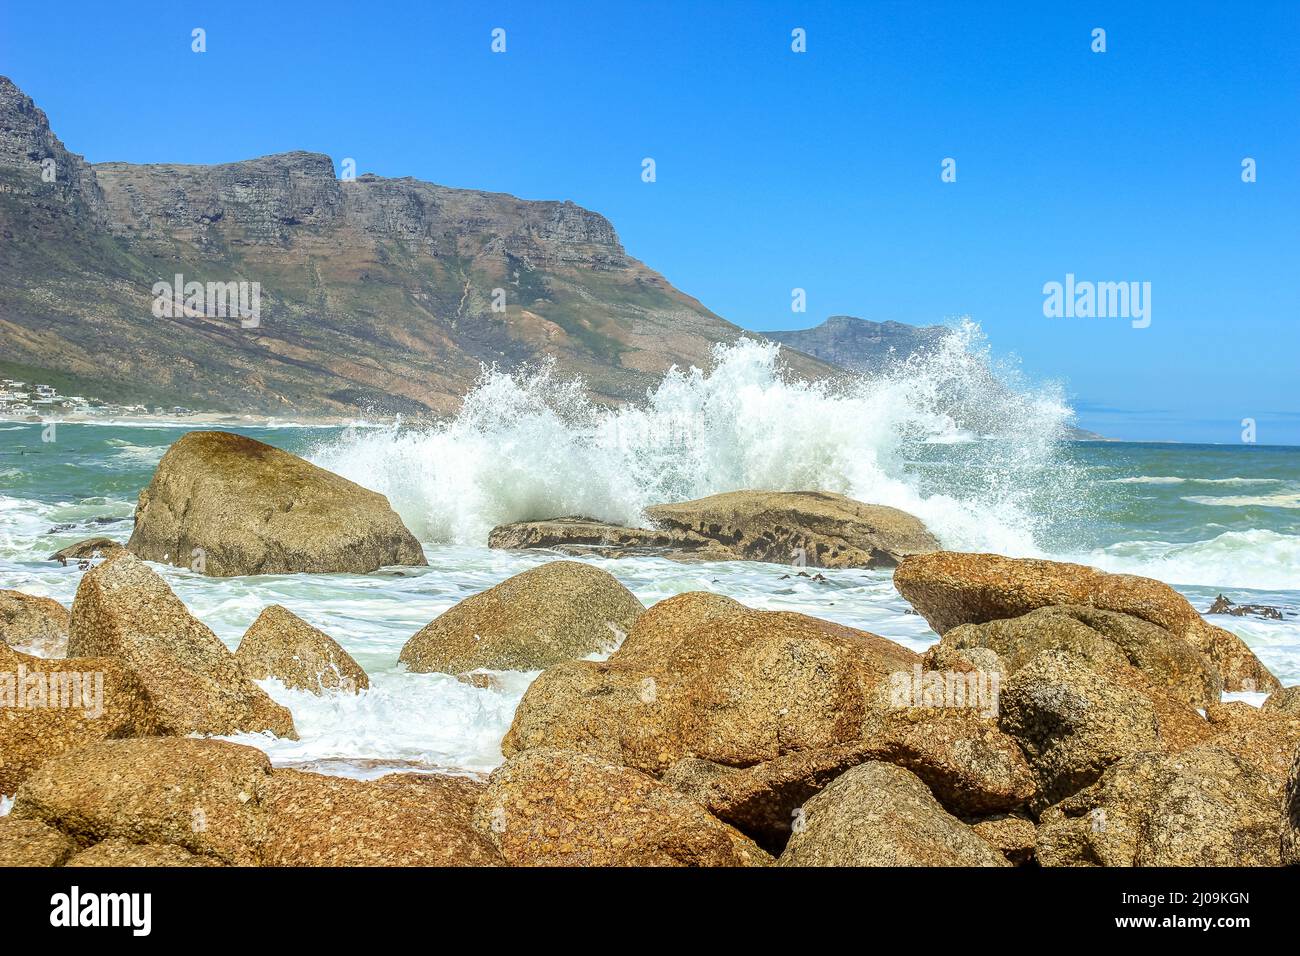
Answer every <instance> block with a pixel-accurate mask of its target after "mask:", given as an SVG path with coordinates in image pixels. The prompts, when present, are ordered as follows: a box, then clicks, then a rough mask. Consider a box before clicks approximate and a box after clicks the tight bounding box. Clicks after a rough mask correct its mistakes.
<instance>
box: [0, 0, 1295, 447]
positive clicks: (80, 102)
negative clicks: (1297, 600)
mask: <svg viewBox="0 0 1300 956" xmlns="http://www.w3.org/2000/svg"><path fill="white" fill-rule="evenodd" d="M1135 7H1137V9H1135ZM194 27H203V28H204V29H205V30H206V31H207V44H208V52H206V53H205V54H202V55H198V54H194V53H192V52H191V50H190V31H191V29H193V28H194ZM495 27H502V28H504V29H505V30H506V31H507V32H506V43H507V52H506V53H505V54H493V53H492V52H491V50H490V42H491V31H492V29H493V28H495ZM795 27H802V28H804V29H805V30H806V31H807V38H808V39H807V46H808V50H807V52H806V53H803V54H796V53H793V52H792V51H791V49H790V32H791V30H792V29H793V28H795ZM1096 27H1102V28H1104V29H1105V30H1106V41H1107V50H1106V52H1105V53H1102V54H1097V53H1093V52H1092V51H1091V49H1090V44H1091V41H1092V38H1091V32H1092V30H1093V29H1094V28H1096ZM0 72H2V73H5V74H7V75H9V76H11V77H12V78H13V79H14V80H15V82H17V83H18V84H19V85H20V86H21V87H23V89H25V90H26V91H27V92H28V93H29V94H31V95H32V96H33V97H34V98H35V99H36V101H37V103H38V104H39V105H40V106H41V107H42V108H44V109H45V110H46V112H47V113H48V114H49V115H50V118H51V122H52V124H53V126H54V129H55V131H56V132H57V133H58V134H59V135H60V137H61V138H62V139H63V140H64V141H65V142H66V143H67V145H68V146H69V148H71V149H72V150H73V151H75V152H80V153H84V154H85V155H86V157H87V158H88V159H90V160H91V161H95V162H98V161H104V160H126V161H132V162H161V161H167V162H193V163H211V162H221V161H230V160H237V159H244V158H248V157H251V156H257V155H263V154H266V153H273V152H280V151H285V150H291V149H310V150H318V151H321V152H325V153H328V154H330V155H332V156H333V157H334V158H335V160H336V161H338V160H340V159H341V158H342V157H345V156H349V157H355V158H356V160H357V165H358V169H359V171H362V172H374V173H378V174H380V175H385V176H415V177H418V178H421V179H427V180H431V181H434V182H439V183H444V184H447V185H451V186H464V187H473V188H478V189H488V190H497V191H503V192H509V193H514V194H516V195H519V196H523V197H526V198H532V199H571V200H573V201H574V202H577V203H579V204H580V205H583V206H586V207H589V208H591V209H595V210H597V211H599V212H601V213H603V214H605V215H606V216H608V217H609V218H610V219H611V220H612V221H613V223H614V225H615V226H616V227H617V229H618V231H619V234H620V236H621V237H622V239H623V241H624V243H625V245H626V247H627V249H628V251H629V252H630V253H631V254H632V255H635V256H637V257H638V258H641V259H643V260H645V261H646V262H647V263H648V264H649V265H650V266H651V267H652V268H655V269H657V270H659V271H660V272H662V273H663V274H664V275H666V276H667V277H668V278H669V280H670V281H672V282H673V283H674V284H675V285H676V286H678V287H679V288H681V289H683V290H685V291H686V292H688V293H690V294H692V295H694V296H696V297H697V298H699V299H700V300H701V301H702V302H704V303H705V304H706V305H708V306H709V307H710V308H712V309H713V310H714V311H716V312H718V313H719V314H721V315H723V316H725V317H726V318H728V319H730V320H732V321H734V322H736V323H738V324H740V325H743V326H746V327H748V328H753V329H758V330H763V329H777V328H791V327H801V326H807V325H815V324H817V323H818V322H820V321H821V320H822V319H823V318H825V317H826V316H828V315H832V314H844V313H847V314H852V315H859V316H863V317H866V318H873V319H896V320H899V321H903V322H912V323H919V324H923V323H929V322H937V321H943V320H944V319H945V318H949V317H954V316H959V315H965V314H969V315H971V316H972V317H973V318H974V319H975V320H976V321H978V322H979V323H980V324H981V326H982V327H983V328H984V330H985V333H986V334H987V336H988V338H989V340H990V341H991V343H992V345H993V347H994V349H995V351H997V352H999V353H1004V354H1005V353H1015V354H1016V355H1018V356H1020V358H1021V360H1022V363H1023V366H1024V369H1025V371H1026V372H1027V373H1028V374H1029V375H1030V376H1032V377H1036V378H1054V379H1059V380H1061V381H1063V382H1064V383H1065V384H1066V387H1067V390H1068V393H1069V394H1070V396H1071V397H1072V399H1073V400H1074V402H1075V404H1076V406H1077V407H1078V409H1079V412H1080V424H1082V425H1083V426H1084V427H1089V428H1094V429H1096V430H1098V431H1102V432H1104V433H1106V434H1108V435H1112V436H1115V437H1120V438H1130V439H1154V440H1161V439H1176V440H1184V441H1222V442H1236V441H1238V440H1239V439H1240V433H1241V420H1242V419H1243V418H1253V419H1255V420H1256V423H1257V437H1258V440H1259V441H1260V442H1261V443H1275V444H1276V443H1291V444H1300V250H1298V249H1297V244H1296V239H1297V225H1298V224H1300V185H1298V184H1297V171H1298V169H1300V4H1297V3H1293V2H1291V3H1259V4H1254V3H1252V4H1250V5H1229V4H1214V5H1211V4H1198V3H1187V4H1183V3H1180V4H1169V5H1162V4H1141V5H1136V4H1131V3H1114V4H1111V3H1079V4H1070V5H1066V4H1049V3H1010V4H996V5H994V4H976V3H969V4H957V3H952V4H944V3H897V4H893V3H868V2H857V3H847V2H846V3H840V4H829V3H827V4H816V3H763V2H743V3H742V2H734V3H721V2H713V3H702V2H696V3H687V2H670V0H658V2H653V3H631V2H621V3H616V2H612V0H611V2H608V3H581V4H579V3H566V2H562V0H549V2H547V3H518V4H514V3H493V2H477V3H436V2H432V3H431V2H425V3H410V4H405V3H380V4H374V5H371V4H364V3H352V2H349V3H335V2H328V0H318V2H314V3H311V4H301V5H293V4H285V5H280V4H270V3H258V4H252V3H242V2H223V3H219V4H218V3H211V4H201V3H184V2H167V3H135V4H132V5H131V6H130V9H122V8H121V7H120V5H107V4H95V5H90V4H78V3H65V4H60V5H59V7H58V12H57V15H54V14H52V13H51V11H50V10H49V8H48V7H45V6H42V5H40V4H19V3H9V4H5V5H4V9H3V10H2V11H0ZM644 157H653V158H654V159H655V161H656V165H657V181H656V182H654V183H645V182H642V180H641V161H642V159H643V158H644ZM946 157H952V158H954V159H955V160H956V161H957V181H956V182H953V183H944V182H942V181H941V180H940V163H941V161H942V160H943V159H944V158H946ZM1244 157H1252V158H1254V159H1255V160H1256V162H1257V164H1258V181H1257V182H1255V183H1251V184H1246V183H1243V182H1242V181H1241V162H1242V159H1243V158H1244ZM1067 273H1074V274H1075V275H1076V276H1077V277H1078V278H1079V279H1081V280H1084V279H1087V280H1093V281H1138V282H1150V283H1151V288H1152V294H1151V319H1152V321H1151V325H1150V327H1149V328H1145V329H1134V328H1132V327H1131V324H1130V322H1129V321H1127V320H1125V319H1122V318H1107V319H1098V318H1092V319H1085V318H1054V319H1049V318H1046V317H1044V315H1043V309H1042V306H1043V292H1042V288H1043V284H1044V283H1046V282H1050V281H1063V280H1064V278H1065V275H1066V274H1067ZM796 287H799V288H803V289H805V290H807V309H808V310H807V312H806V313H803V314H793V313H792V312H791V308H790V303H791V290H792V289H793V288H796Z"/></svg>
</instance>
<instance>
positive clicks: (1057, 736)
mask: <svg viewBox="0 0 1300 956" xmlns="http://www.w3.org/2000/svg"><path fill="white" fill-rule="evenodd" d="M998 726H999V727H1001V729H1002V730H1003V731H1005V732H1006V733H1008V734H1010V735H1011V736H1012V737H1014V738H1015V739H1016V740H1017V741H1019V743H1020V746H1021V747H1022V748H1023V749H1024V752H1025V756H1026V757H1028V758H1029V764H1030V766H1031V767H1032V768H1033V770H1034V774H1035V776H1036V777H1037V778H1038V789H1039V794H1038V796H1037V797H1036V798H1035V799H1034V801H1033V803H1032V804H1031V807H1032V808H1034V809H1036V810H1041V809H1043V808H1044V807H1046V806H1047V805H1049V804H1052V803H1056V802H1057V801H1058V800H1061V799H1063V798H1065V797H1067V796H1069V795H1070V794H1072V793H1077V792H1078V791H1080V790H1082V789H1083V788H1084V787H1086V786H1088V785H1089V784H1091V783H1093V782H1094V781H1095V780H1096V779H1097V778H1098V777H1100V776H1101V774H1102V772H1103V771H1104V770H1105V769H1106V768H1107V767H1108V766H1110V765H1111V764H1112V763H1114V762H1115V761H1117V760H1120V759H1121V758H1123V757H1126V756H1128V755H1130V754H1133V753H1137V752H1139V751H1143V750H1156V749H1159V743H1158V740H1159V733H1158V724H1157V721H1156V714H1155V710H1154V708H1153V707H1152V706H1151V702H1150V700H1149V699H1148V698H1147V697H1145V696H1144V695H1142V694H1141V693H1139V692H1137V691H1135V690H1133V689H1131V688H1128V687H1123V686H1117V685H1115V684H1114V683H1112V682H1111V681H1109V680H1107V679H1106V678H1105V677H1103V676H1102V675H1101V674H1099V673H1098V672H1097V671H1095V670H1093V669H1092V668H1091V667H1089V666H1088V664H1087V662H1086V661H1085V660H1084V659H1083V658H1080V657H1077V656H1074V655H1071V654H1068V653H1066V652H1064V651H1044V652H1042V653H1040V654H1039V655H1038V656H1037V657H1035V658H1034V659H1033V660H1032V661H1030V662H1029V663H1028V664H1026V665H1025V666H1024V667H1022V668H1021V669H1020V670H1019V671H1017V672H1016V673H1015V674H1014V675H1012V677H1011V679H1010V680H1009V681H1008V682H1007V686H1006V688H1005V689H1004V690H1003V692H1002V696H1001V714H1000V716H999V719H998Z"/></svg>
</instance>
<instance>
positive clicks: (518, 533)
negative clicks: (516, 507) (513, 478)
mask: <svg viewBox="0 0 1300 956" xmlns="http://www.w3.org/2000/svg"><path fill="white" fill-rule="evenodd" d="M488 547H489V548H505V549H509V550H516V551H518V550H526V549H540V550H546V551H557V552H559V553H561V554H571V555H588V554H594V555H600V556H601V557H606V558H622V557H628V556H631V555H651V554H652V555H656V556H659V557H667V558H678V559H686V558H694V559H699V560H714V559H716V560H721V561H725V560H727V559H728V558H729V557H731V554H730V551H728V550H727V549H726V548H718V546H717V542H715V541H713V540H712V539H710V538H706V537H704V536H702V535H697V534H693V533H692V532H689V531H681V530H676V529H668V530H655V529H647V528H625V527H623V526H622V525H612V524H606V523H605V522H603V521H597V520H595V519H594V518H580V517H569V518H551V519H549V520H545V521H517V522H514V523H512V524H503V525H498V526H497V527H495V528H493V529H492V532H491V534H489V535H488Z"/></svg>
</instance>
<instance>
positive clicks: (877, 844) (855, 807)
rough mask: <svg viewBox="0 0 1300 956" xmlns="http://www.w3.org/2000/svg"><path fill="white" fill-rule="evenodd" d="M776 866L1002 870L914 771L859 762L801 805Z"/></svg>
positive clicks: (992, 852) (999, 858) (996, 856)
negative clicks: (800, 816) (795, 822)
mask: <svg viewBox="0 0 1300 956" xmlns="http://www.w3.org/2000/svg"><path fill="white" fill-rule="evenodd" d="M777 863H778V865H780V866H1008V865H1009V864H1008V863H1007V861H1006V859H1005V858H1004V857H1003V855H1002V854H1001V853H1000V852H999V851H998V850H997V849H995V848H994V847H992V846H991V845H989V844H988V843H987V842H985V841H984V840H982V839H981V838H980V837H979V836H977V835H976V834H975V832H974V831H973V830H972V829H971V828H970V827H968V826H967V825H966V824H964V823H962V822H961V821H960V820H958V819H957V818H956V817H954V816H952V815H951V814H950V813H948V812H947V811H946V810H944V809H943V807H942V806H940V805H939V802H938V801H937V800H935V798H934V796H933V795H932V794H931V793H930V791H929V790H928V789H926V786H925V784H924V783H922V782H921V781H920V779H919V778H918V777H917V776H916V775H915V774H913V773H911V772H910V771H908V770H904V769H903V768H902V767H896V766H894V765H893V764H887V763H876V762H872V763H864V764H861V765H859V766H857V767H854V768H853V769H852V770H848V771H846V772H845V773H842V774H840V775H839V776H838V777H836V778H835V780H834V781H833V782H832V783H831V784H830V785H829V786H827V787H826V788H825V789H824V790H822V791H821V792H820V793H819V794H817V795H816V796H815V797H813V798H812V799H811V800H809V801H808V803H807V804H806V805H805V806H804V807H803V815H802V819H801V821H800V822H799V823H798V824H796V826H795V828H794V833H793V834H792V835H791V836H790V842H789V843H788V844H787V845H786V848H785V850H784V851H783V852H782V854H781V857H780V859H779V860H778V861H777Z"/></svg>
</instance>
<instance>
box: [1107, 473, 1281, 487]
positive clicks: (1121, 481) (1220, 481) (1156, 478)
mask: <svg viewBox="0 0 1300 956" xmlns="http://www.w3.org/2000/svg"><path fill="white" fill-rule="evenodd" d="M1106 482H1107V483H1108V484H1113V485H1276V484H1280V483H1281V482H1282V479H1281V478H1239V477H1234V478H1180V477H1178V476H1177V475H1136V476H1134V477H1132V478H1107V479H1106Z"/></svg>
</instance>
